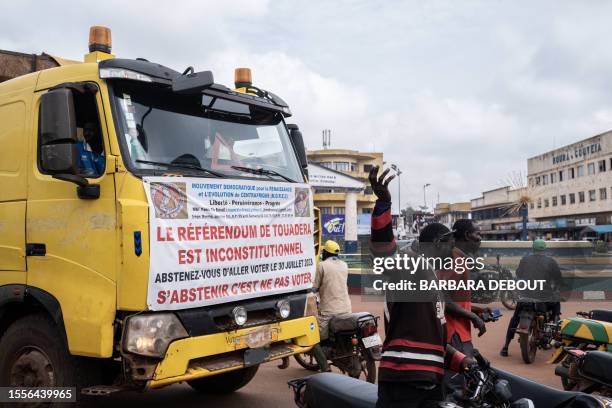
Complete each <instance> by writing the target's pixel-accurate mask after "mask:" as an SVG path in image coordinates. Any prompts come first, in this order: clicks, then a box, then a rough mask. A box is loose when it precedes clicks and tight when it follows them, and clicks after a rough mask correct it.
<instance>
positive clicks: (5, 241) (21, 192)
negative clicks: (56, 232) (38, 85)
mask: <svg viewBox="0 0 612 408" xmlns="http://www.w3.org/2000/svg"><path fill="white" fill-rule="evenodd" d="M25 125H26V102H25V101H24V100H21V99H20V98H19V97H15V98H10V97H8V98H6V99H5V100H3V101H2V102H0V271H2V272H0V285H4V284H11V283H13V284H14V283H25V282H24V281H23V280H24V279H25V274H24V273H23V272H24V271H25V269H26V261H25V212H26V172H27V165H26V163H27V161H26V156H27V152H28V150H27V140H28V139H27V138H26V137H25V136H26V134H25V133H26V131H25ZM9 271H11V272H9ZM16 271H21V273H17V272H16Z"/></svg>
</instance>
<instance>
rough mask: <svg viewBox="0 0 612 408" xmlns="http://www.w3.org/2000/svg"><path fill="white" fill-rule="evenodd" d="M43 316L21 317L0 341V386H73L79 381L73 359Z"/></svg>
mask: <svg viewBox="0 0 612 408" xmlns="http://www.w3.org/2000/svg"><path fill="white" fill-rule="evenodd" d="M61 339H62V336H61V334H60V333H59V331H58V330H57V327H56V326H55V324H54V323H53V322H52V320H51V319H50V318H48V317H47V316H45V315H40V314H36V315H30V316H26V317H23V318H21V319H19V320H17V321H16V322H14V323H13V324H12V325H10V326H9V328H8V329H7V330H6V332H5V333H4V335H3V336H2V338H1V339H0V350H2V353H1V355H0V385H1V386H4V387H7V386H21V387H69V386H70V387H73V386H75V385H77V384H76V382H77V379H79V376H77V373H76V364H75V359H74V358H73V357H72V356H71V355H70V353H69V352H68V350H67V347H66V345H65V344H64V342H63V341H62V340H61Z"/></svg>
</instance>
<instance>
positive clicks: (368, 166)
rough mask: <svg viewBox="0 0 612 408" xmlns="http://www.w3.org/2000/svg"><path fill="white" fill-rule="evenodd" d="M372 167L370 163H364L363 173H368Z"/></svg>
mask: <svg viewBox="0 0 612 408" xmlns="http://www.w3.org/2000/svg"><path fill="white" fill-rule="evenodd" d="M372 167H374V165H372V164H364V165H363V171H364V173H369V172H370V171H371V170H372Z"/></svg>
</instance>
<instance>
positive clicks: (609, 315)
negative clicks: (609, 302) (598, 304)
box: [591, 309, 612, 323]
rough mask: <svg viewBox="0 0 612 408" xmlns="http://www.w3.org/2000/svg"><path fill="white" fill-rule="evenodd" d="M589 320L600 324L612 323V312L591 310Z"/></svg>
mask: <svg viewBox="0 0 612 408" xmlns="http://www.w3.org/2000/svg"><path fill="white" fill-rule="evenodd" d="M591 319H593V320H599V321H601V322H608V323H612V310H604V309H595V310H591Z"/></svg>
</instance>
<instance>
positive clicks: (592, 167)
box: [587, 163, 595, 176]
mask: <svg viewBox="0 0 612 408" xmlns="http://www.w3.org/2000/svg"><path fill="white" fill-rule="evenodd" d="M587 171H588V172H589V176H590V175H593V174H595V163H589V164H587Z"/></svg>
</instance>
